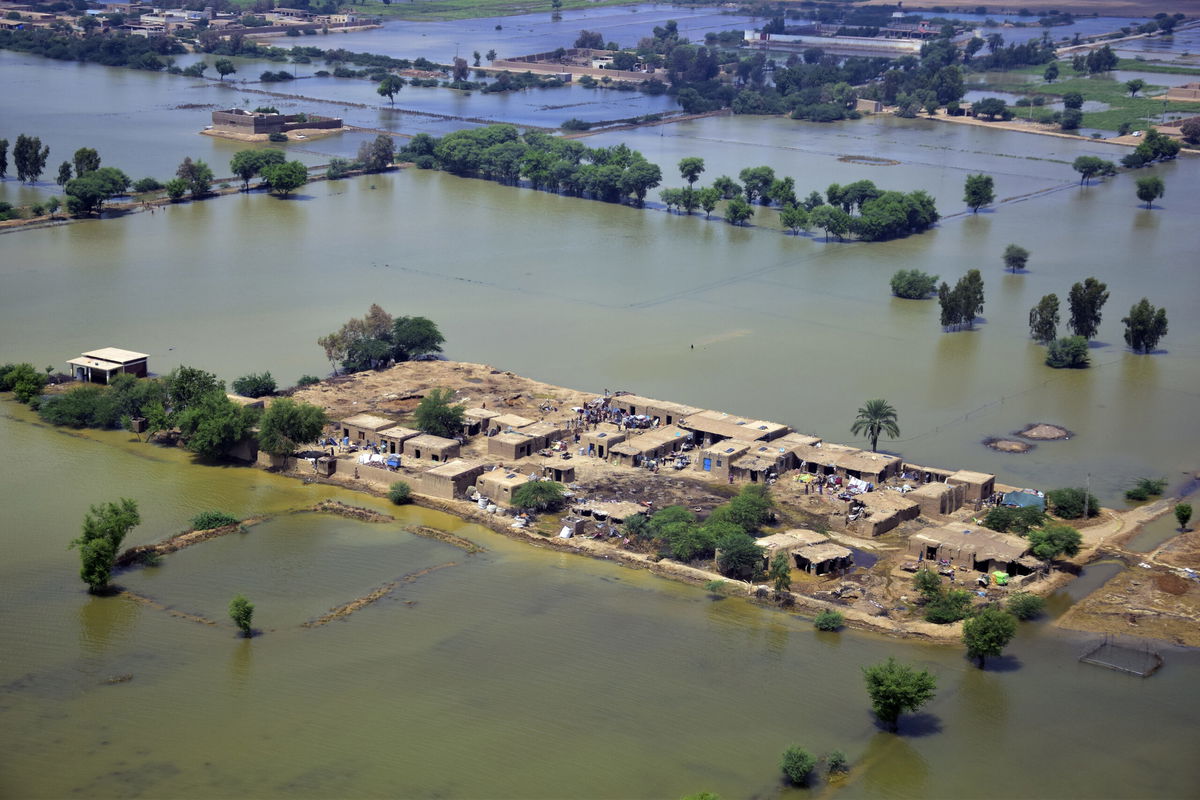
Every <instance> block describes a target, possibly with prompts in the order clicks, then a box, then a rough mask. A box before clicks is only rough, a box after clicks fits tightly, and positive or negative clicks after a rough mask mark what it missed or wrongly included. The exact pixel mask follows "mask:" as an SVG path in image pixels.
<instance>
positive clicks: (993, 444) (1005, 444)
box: [983, 437, 1037, 453]
mask: <svg viewBox="0 0 1200 800" xmlns="http://www.w3.org/2000/svg"><path fill="white" fill-rule="evenodd" d="M983 443H984V444H985V445H986V446H988V447H990V448H992V449H993V450H998V451H1000V452H1001V453H1028V452H1029V451H1030V450H1032V449H1033V448H1035V447H1037V445H1034V444H1030V443H1029V442H1018V441H1017V440H1016V439H997V438H995V437H992V438H990V439H984V440H983Z"/></svg>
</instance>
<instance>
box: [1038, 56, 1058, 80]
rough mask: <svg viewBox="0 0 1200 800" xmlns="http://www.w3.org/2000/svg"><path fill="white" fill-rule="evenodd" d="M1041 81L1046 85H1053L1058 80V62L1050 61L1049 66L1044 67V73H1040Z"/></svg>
mask: <svg viewBox="0 0 1200 800" xmlns="http://www.w3.org/2000/svg"><path fill="white" fill-rule="evenodd" d="M1042 79H1043V80H1045V81H1046V83H1054V82H1055V81H1056V80H1058V62H1057V61H1051V62H1050V66H1048V67H1046V71H1045V72H1043V73H1042Z"/></svg>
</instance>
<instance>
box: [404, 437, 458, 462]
mask: <svg viewBox="0 0 1200 800" xmlns="http://www.w3.org/2000/svg"><path fill="white" fill-rule="evenodd" d="M461 447H462V446H461V445H460V444H459V443H458V441H457V440H455V439H446V438H443V437H441V436H432V435H430V434H428V433H423V434H421V435H420V436H414V437H412V438H411V439H408V440H406V441H405V442H404V457H405V459H407V460H408V461H409V463H411V462H413V461H424V462H428V463H431V464H444V463H445V462H447V461H451V460H453V459H455V458H458V456H459V450H460V449H461Z"/></svg>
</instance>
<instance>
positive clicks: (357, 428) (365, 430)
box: [338, 414, 396, 444]
mask: <svg viewBox="0 0 1200 800" xmlns="http://www.w3.org/2000/svg"><path fill="white" fill-rule="evenodd" d="M395 426H396V420H394V419H388V418H387V417H380V416H377V415H375V414H355V415H354V416H352V417H346V419H344V420H342V422H341V424H340V425H339V426H338V427H340V428H341V429H342V436H343V437H345V438H348V439H350V442H351V443H352V444H355V443H361V442H372V441H375V440H376V439H377V438H379V433H380V431H384V430H387V429H388V428H394V427H395Z"/></svg>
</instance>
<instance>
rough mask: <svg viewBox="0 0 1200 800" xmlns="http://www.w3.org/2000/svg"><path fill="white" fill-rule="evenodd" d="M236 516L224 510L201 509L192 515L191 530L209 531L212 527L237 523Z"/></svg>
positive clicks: (222, 526)
mask: <svg viewBox="0 0 1200 800" xmlns="http://www.w3.org/2000/svg"><path fill="white" fill-rule="evenodd" d="M238 521H239V520H238V518H237V517H235V516H233V515H232V514H226V513H225V512H224V511H201V512H200V513H199V514H197V515H196V516H194V517H192V530H196V531H210V530H212V529H213V528H224V527H225V526H226V525H237V524H238Z"/></svg>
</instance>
